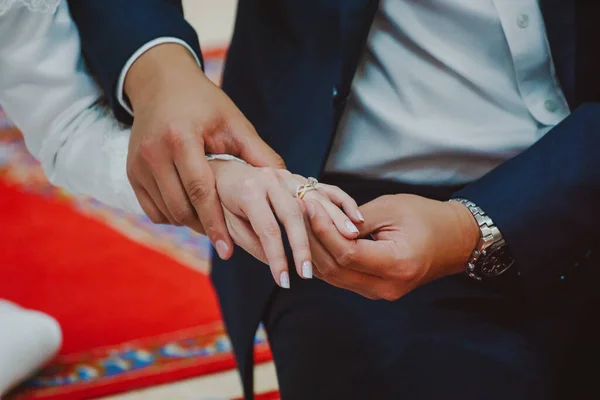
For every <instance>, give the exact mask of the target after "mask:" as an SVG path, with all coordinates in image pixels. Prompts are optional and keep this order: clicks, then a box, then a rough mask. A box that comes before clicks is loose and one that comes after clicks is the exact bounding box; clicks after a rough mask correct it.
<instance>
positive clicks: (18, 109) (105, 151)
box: [0, 0, 142, 397]
mask: <svg viewBox="0 0 600 400" xmlns="http://www.w3.org/2000/svg"><path fill="white" fill-rule="evenodd" d="M98 1H102V0H98ZM100 98H101V93H100V91H99V89H98V88H97V87H96V85H95V84H94V81H93V80H92V79H91V78H90V76H89V75H88V74H87V72H86V69H85V66H84V63H83V58H82V56H81V50H80V42H79V36H78V33H77V30H76V28H75V25H74V23H73V21H72V20H71V17H70V15H69V10H68V6H67V4H66V1H65V0H0V105H1V106H2V107H3V109H4V111H5V112H6V113H7V115H8V116H9V118H10V119H11V120H12V121H13V122H14V123H15V124H16V126H17V127H18V128H19V129H20V130H21V131H22V132H23V135H24V137H25V142H26V144H27V147H28V149H29V151H30V152H31V153H32V154H33V155H34V156H35V157H36V158H37V159H38V160H39V161H40V162H41V164H42V166H43V168H44V171H45V172H46V175H47V176H48V178H49V180H50V181H51V182H52V183H54V184H55V185H57V186H61V187H64V188H66V189H67V190H69V191H71V192H74V193H80V194H85V195H89V196H93V197H96V198H97V199H99V200H101V201H103V202H104V203H106V204H108V205H111V206H114V207H118V208H121V209H124V210H128V211H134V212H139V213H141V212H142V209H141V207H140V206H139V203H138V202H137V200H136V198H135V195H134V193H133V190H132V188H131V186H130V185H129V182H128V180H127V176H126V169H125V163H126V157H127V146H128V140H129V130H128V129H126V128H125V127H122V126H120V125H119V124H118V123H117V122H116V120H115V119H114V118H113V117H112V115H111V114H110V113H109V111H108V110H107V109H106V108H104V107H102V106H98V105H97V103H98V100H99V99H100ZM0 229H1V227H0ZM49 262H51V260H50V261H49ZM1 263H2V260H0V264H1ZM0 279H1V277H0ZM1 295H2V294H1V293H0V297H1ZM60 341H61V333H60V328H59V327H58V324H57V323H56V321H54V320H53V319H52V318H51V317H49V316H47V315H44V314H42V313H39V312H34V311H28V310H24V309H22V308H20V307H18V306H17V305H14V304H12V303H10V302H7V301H4V300H2V299H0V397H1V396H2V394H3V393H4V392H5V391H6V390H8V388H10V387H12V386H14V385H15V384H17V383H18V382H19V381H20V380H22V379H24V378H25V377H26V376H27V375H28V374H30V373H31V372H33V371H34V370H35V369H37V368H38V367H40V366H41V365H42V364H43V363H44V362H45V361H47V360H48V358H50V357H51V356H52V355H53V354H55V352H56V351H57V350H58V348H59V346H60Z"/></svg>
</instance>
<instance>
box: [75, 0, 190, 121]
mask: <svg viewBox="0 0 600 400" xmlns="http://www.w3.org/2000/svg"><path fill="white" fill-rule="evenodd" d="M69 7H70V9H71V15H72V17H73V19H74V20H75V23H76V25H77V27H78V29H79V33H80V36H81V42H82V48H83V53H84V55H85V58H86V61H87V63H88V66H89V68H90V70H91V71H92V73H93V74H94V75H95V76H96V79H97V80H98V82H99V84H100V86H101V87H102V89H103V91H104V93H105V94H106V96H107V97H108V101H109V104H110V106H111V108H112V109H113V111H114V113H115V116H116V117H117V119H119V120H120V121H121V122H125V123H131V122H132V117H131V115H130V114H129V112H127V110H125V109H124V108H123V107H122V106H121V104H120V103H119V101H118V99H117V96H116V87H117V82H118V80H119V76H120V74H121V72H122V70H123V68H124V67H125V65H126V64H127V62H128V61H129V59H130V58H131V56H132V55H134V54H135V53H136V52H137V51H138V49H140V48H142V47H143V46H144V45H146V44H147V43H149V42H151V41H154V40H156V39H159V38H163V37H169V38H175V39H179V40H181V41H183V42H185V43H186V44H188V45H189V47H190V48H191V49H193V50H194V51H195V52H196V55H197V56H198V58H199V59H200V60H201V57H202V56H201V50H200V44H199V41H198V36H197V35H196V32H195V31H194V29H193V28H192V27H191V25H189V24H188V23H187V22H186V21H185V19H184V17H183V8H182V5H181V2H180V1H178V0H102V1H98V0H69Z"/></svg>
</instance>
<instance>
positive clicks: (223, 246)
mask: <svg viewBox="0 0 600 400" xmlns="http://www.w3.org/2000/svg"><path fill="white" fill-rule="evenodd" d="M215 248H216V249H217V254H218V255H219V257H221V258H222V259H223V260H224V259H225V257H227V253H229V246H227V243H225V242H224V241H222V240H217V243H216V244H215Z"/></svg>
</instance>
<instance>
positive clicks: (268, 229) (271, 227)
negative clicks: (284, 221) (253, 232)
mask: <svg viewBox="0 0 600 400" xmlns="http://www.w3.org/2000/svg"><path fill="white" fill-rule="evenodd" d="M260 237H262V238H280V237H281V230H280V229H279V225H277V224H276V223H269V224H267V225H265V227H264V228H263V229H262V230H261V232H260Z"/></svg>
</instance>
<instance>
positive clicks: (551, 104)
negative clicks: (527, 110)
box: [544, 100, 558, 113]
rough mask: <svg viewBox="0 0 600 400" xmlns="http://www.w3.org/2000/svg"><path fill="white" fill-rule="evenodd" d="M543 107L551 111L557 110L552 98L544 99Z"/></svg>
mask: <svg viewBox="0 0 600 400" xmlns="http://www.w3.org/2000/svg"><path fill="white" fill-rule="evenodd" d="M544 108H546V110H547V111H549V112H551V113H553V112H556V110H558V105H557V104H556V102H555V101H554V100H546V101H545V102H544Z"/></svg>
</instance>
